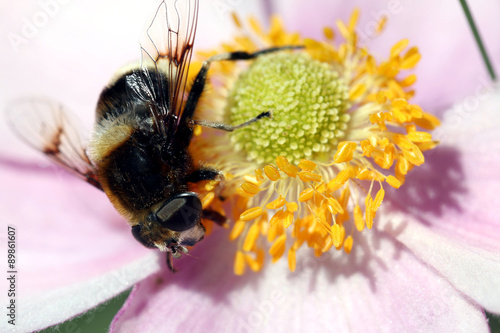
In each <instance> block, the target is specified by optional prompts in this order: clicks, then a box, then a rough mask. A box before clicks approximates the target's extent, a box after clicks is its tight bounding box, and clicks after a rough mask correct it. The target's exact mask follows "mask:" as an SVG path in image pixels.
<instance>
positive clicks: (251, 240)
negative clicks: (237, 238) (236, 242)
mask: <svg viewBox="0 0 500 333" xmlns="http://www.w3.org/2000/svg"><path fill="white" fill-rule="evenodd" d="M259 232H260V230H259V225H258V224H257V223H254V224H252V226H251V227H250V230H248V233H247V236H246V237H245V242H244V243H243V247H242V249H243V251H250V250H251V249H252V248H253V247H254V245H255V241H256V240H257V238H258V237H259Z"/></svg>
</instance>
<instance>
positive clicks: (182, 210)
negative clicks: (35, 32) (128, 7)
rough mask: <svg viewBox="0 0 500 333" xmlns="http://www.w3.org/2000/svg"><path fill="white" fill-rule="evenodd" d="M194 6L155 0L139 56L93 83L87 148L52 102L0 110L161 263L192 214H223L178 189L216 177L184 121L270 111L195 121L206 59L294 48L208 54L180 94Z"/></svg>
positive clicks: (192, 229)
mask: <svg viewBox="0 0 500 333" xmlns="http://www.w3.org/2000/svg"><path fill="white" fill-rule="evenodd" d="M198 6H199V4H198V0H184V1H183V0H170V1H162V2H161V4H160V5H159V7H158V8H157V10H156V13H155V15H154V18H153V20H152V21H151V24H150V25H149V26H148V28H147V30H146V33H145V38H144V39H143V41H142V42H141V61H140V63H138V64H137V65H135V66H128V67H126V68H125V69H123V70H121V71H120V72H119V73H118V74H117V75H116V76H115V78H114V79H113V80H112V81H111V82H110V83H109V85H108V86H107V87H106V88H105V89H104V90H103V91H102V93H101V95H100V97H99V101H98V103H97V109H96V122H95V128H94V132H93V134H92V138H91V140H90V142H89V145H88V146H86V145H85V144H84V143H83V140H81V136H80V133H79V130H78V126H77V125H76V124H75V122H74V120H72V119H71V117H70V114H69V113H68V112H66V111H65V109H64V108H63V107H62V106H61V105H59V104H57V103H55V102H53V101H50V100H44V99H32V100H25V101H22V102H17V103H16V104H14V105H13V106H12V107H11V110H10V111H9V114H10V116H11V117H10V119H11V124H12V127H13V128H14V130H15V131H16V132H17V133H18V135H19V136H20V137H21V138H22V139H23V140H24V141H26V142H27V143H28V144H29V145H31V146H33V147H34V148H35V149H38V150H40V151H42V152H43V153H44V154H46V155H48V156H49V157H50V158H52V159H53V160H54V161H56V162H57V163H59V164H60V165H61V166H63V167H64V168H66V169H67V170H69V171H70V172H72V173H74V174H75V175H77V176H79V177H80V178H82V179H83V180H85V181H86V182H88V183H90V184H91V185H93V186H95V187H96V188H98V189H100V190H102V191H104V192H105V193H106V195H107V196H108V198H109V200H110V201H111V203H112V204H113V206H114V207H115V208H116V210H117V211H118V212H119V213H120V214H121V215H122V216H124V217H125V218H126V219H127V221H128V222H129V224H130V226H131V228H132V235H133V236H134V237H135V239H136V240H137V241H139V242H140V243H141V244H142V245H144V246H146V247H148V248H157V249H159V250H160V251H162V252H166V254H167V256H166V257H167V265H168V267H169V269H170V270H171V271H174V266H173V262H172V261H173V260H172V258H179V257H180V256H181V254H182V253H187V252H188V250H187V249H186V246H193V245H195V244H196V243H198V242H199V241H200V240H202V239H203V237H204V234H205V228H204V227H203V225H202V224H201V219H202V218H205V219H210V220H213V221H215V222H216V223H219V224H223V223H224V222H225V217H224V216H222V215H220V214H219V213H217V212H215V211H211V210H204V209H202V204H201V201H200V199H199V197H198V195H197V194H196V193H194V192H191V191H189V189H188V183H197V182H200V181H204V180H214V179H217V178H219V177H222V176H221V175H220V172H219V171H217V170H215V169H212V168H208V167H196V166H195V163H194V161H193V159H192V157H191V156H190V154H189V152H188V147H189V144H190V142H191V139H192V137H193V127H194V126H195V125H197V124H198V125H201V126H205V127H211V128H216V129H220V130H224V131H233V130H236V129H238V128H241V127H244V126H248V125H250V124H251V123H253V122H255V121H258V120H259V119H261V118H266V117H267V118H269V117H271V112H270V111H269V112H263V113H261V114H260V115H258V116H257V117H255V118H253V119H250V120H248V121H247V122H245V123H243V124H240V125H237V126H232V125H227V124H222V123H214V122H210V121H206V120H199V119H195V118H194V117H193V116H194V113H195V109H196V105H197V102H198V100H199V98H200V96H201V94H202V92H203V88H204V86H205V81H206V78H207V72H208V69H209V67H210V63H211V62H213V61H223V60H248V59H253V58H255V57H258V56H259V55H261V54H264V53H269V52H275V51H278V50H283V49H292V48H297V47H292V46H290V47H281V48H271V49H265V50H261V51H258V52H255V53H247V52H233V53H225V54H220V55H216V56H213V57H211V58H209V59H208V60H206V61H205V62H204V63H203V66H202V68H201V70H200V71H199V73H198V74H197V76H196V78H195V80H194V83H193V84H192V87H191V90H190V92H189V94H186V92H185V90H186V81H187V75H188V70H189V64H190V60H191V54H192V50H193V43H194V38H195V32H196V24H197V17H198Z"/></svg>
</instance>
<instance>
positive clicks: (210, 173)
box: [186, 168, 222, 183]
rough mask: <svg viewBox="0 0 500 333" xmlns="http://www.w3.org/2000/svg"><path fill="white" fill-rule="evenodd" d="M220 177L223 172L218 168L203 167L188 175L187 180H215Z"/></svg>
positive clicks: (192, 181) (193, 181)
mask: <svg viewBox="0 0 500 333" xmlns="http://www.w3.org/2000/svg"><path fill="white" fill-rule="evenodd" d="M220 177H222V174H221V173H220V172H219V171H218V170H215V169H211V168H201V169H198V170H195V171H193V172H192V173H191V174H190V175H189V176H187V178H186V181H187V182H189V183H197V182H201V181H203V180H215V179H217V178H220Z"/></svg>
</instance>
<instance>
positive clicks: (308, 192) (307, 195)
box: [299, 188, 314, 202]
mask: <svg viewBox="0 0 500 333" xmlns="http://www.w3.org/2000/svg"><path fill="white" fill-rule="evenodd" d="M313 195H314V190H313V189H312V188H308V189H305V190H303V191H302V192H300V194H299V201H300V202H306V201H308V200H311V198H312V197H313Z"/></svg>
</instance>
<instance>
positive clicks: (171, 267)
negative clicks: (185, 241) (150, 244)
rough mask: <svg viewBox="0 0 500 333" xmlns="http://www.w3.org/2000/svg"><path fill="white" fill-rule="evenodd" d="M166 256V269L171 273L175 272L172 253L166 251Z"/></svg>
mask: <svg viewBox="0 0 500 333" xmlns="http://www.w3.org/2000/svg"><path fill="white" fill-rule="evenodd" d="M166 255H167V267H168V269H169V270H170V272H172V273H175V272H177V269H176V268H175V267H174V263H173V258H172V252H170V251H167V253H166Z"/></svg>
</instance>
